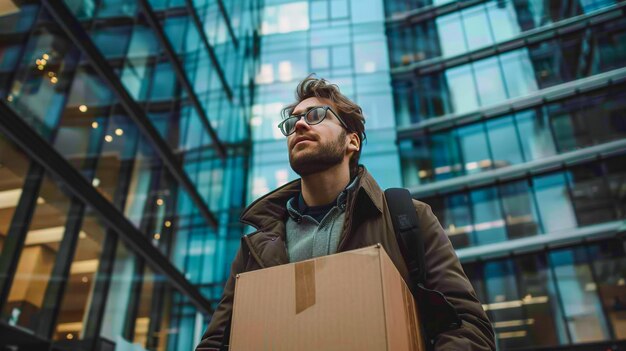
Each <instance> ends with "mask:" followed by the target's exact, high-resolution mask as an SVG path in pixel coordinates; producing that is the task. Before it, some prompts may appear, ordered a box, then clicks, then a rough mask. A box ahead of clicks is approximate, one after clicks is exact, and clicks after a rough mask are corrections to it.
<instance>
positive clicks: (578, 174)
mask: <svg viewBox="0 0 626 351" xmlns="http://www.w3.org/2000/svg"><path fill="white" fill-rule="evenodd" d="M568 180H569V185H570V188H571V193H572V205H573V206H574V211H575V212H576V218H577V219H578V225H579V226H585V225H590V224H595V223H602V222H609V221H611V220H614V219H616V216H615V207H614V203H613V199H612V197H611V193H610V191H609V187H608V184H607V182H606V178H605V176H604V171H603V166H602V164H601V163H590V164H585V165H580V166H576V167H572V168H571V169H570V170H569V172H568Z"/></svg>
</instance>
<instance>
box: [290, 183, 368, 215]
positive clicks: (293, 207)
mask: <svg viewBox="0 0 626 351" xmlns="http://www.w3.org/2000/svg"><path fill="white" fill-rule="evenodd" d="M357 184H358V176H357V177H354V179H352V181H351V182H350V184H348V186H347V187H346V188H345V189H344V190H343V191H342V192H340V193H339V195H337V198H336V199H335V201H333V202H331V203H330V204H328V205H322V206H316V207H326V206H330V205H331V204H332V205H334V206H337V207H338V208H339V209H340V210H341V212H343V211H345V209H346V200H347V199H348V192H350V191H351V190H352V189H354V188H355V187H356V185H357ZM306 209H307V206H306V203H305V202H304V198H303V197H302V192H299V193H298V195H296V196H294V197H292V198H291V199H289V201H287V213H289V216H290V217H291V218H293V220H295V221H296V222H300V220H301V218H302V215H304V214H305V212H306Z"/></svg>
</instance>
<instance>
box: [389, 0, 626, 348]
mask: <svg viewBox="0 0 626 351" xmlns="http://www.w3.org/2000/svg"><path fill="white" fill-rule="evenodd" d="M385 11H386V18H387V20H386V31H387V37H388V43H389V53H390V56H389V57H390V59H389V61H390V65H391V76H392V81H393V83H392V84H393V94H394V110H395V122H396V124H397V126H398V128H397V140H398V145H399V159H400V163H401V169H402V183H403V185H404V186H405V187H408V188H410V189H411V190H412V193H413V195H414V197H416V198H418V199H420V200H423V201H425V202H427V203H429V204H430V205H431V206H432V208H433V210H434V212H435V214H436V215H437V217H438V218H439V220H440V221H441V223H442V225H443V226H444V229H445V230H446V232H447V234H448V235H449V237H450V240H451V241H452V243H453V245H454V247H455V248H456V250H457V254H458V256H459V258H460V259H461V261H462V263H463V265H464V268H465V271H466V273H467V275H468V276H469V278H470V280H471V281H472V283H473V285H474V287H475V289H476V292H477V293H478V295H479V298H480V299H481V301H482V302H483V303H484V308H485V309H486V311H487V313H488V314H489V317H490V318H491V321H492V322H493V326H494V328H495V331H496V335H497V343H498V348H499V349H500V350H518V349H521V350H536V349H541V350H574V349H575V350H579V349H580V350H612V347H613V346H614V345H621V347H623V345H624V343H625V339H626V283H625V279H626V255H625V249H626V245H625V241H624V236H623V234H624V232H625V231H626V221H625V219H626V93H625V92H626V3H625V2H622V1H611V0H607V1H603V0H564V1H543V0H487V1H482V0H467V1H449V0H448V1H446V0H441V1H437V0H434V1H431V0H395V1H394V0H388V1H385Z"/></svg>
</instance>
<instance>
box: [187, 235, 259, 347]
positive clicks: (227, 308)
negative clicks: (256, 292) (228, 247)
mask: <svg viewBox="0 0 626 351" xmlns="http://www.w3.org/2000/svg"><path fill="white" fill-rule="evenodd" d="M242 245H245V244H243V243H242ZM246 259H247V257H244V254H243V253H242V249H241V247H240V248H239V252H237V255H235V259H234V260H233V263H232V265H231V268H230V276H229V277H228V280H227V281H226V285H225V286H224V293H223V295H222V299H221V300H220V303H219V305H218V306H217V309H216V310H215V312H214V313H213V316H212V317H211V321H210V322H209V327H208V328H207V330H206V332H204V335H203V336H202V341H200V344H198V346H196V351H218V350H219V348H220V346H221V345H222V338H223V336H224V330H225V329H226V325H227V324H228V322H229V321H230V316H231V314H232V311H233V296H234V294H235V279H236V278H235V277H236V276H237V274H239V273H241V272H243V271H244V269H245V264H246Z"/></svg>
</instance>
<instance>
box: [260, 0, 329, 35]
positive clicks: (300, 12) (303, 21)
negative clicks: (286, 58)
mask: <svg viewBox="0 0 626 351" xmlns="http://www.w3.org/2000/svg"><path fill="white" fill-rule="evenodd" d="M264 10H265V13H264V16H263V23H262V24H261V32H262V33H263V35H269V34H274V33H289V32H294V31H301V30H307V29H309V3H308V2H306V1H303V2H293V3H288V4H282V5H277V6H266V7H264ZM318 13H319V12H317V11H316V13H315V15H317V14H318Z"/></svg>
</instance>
